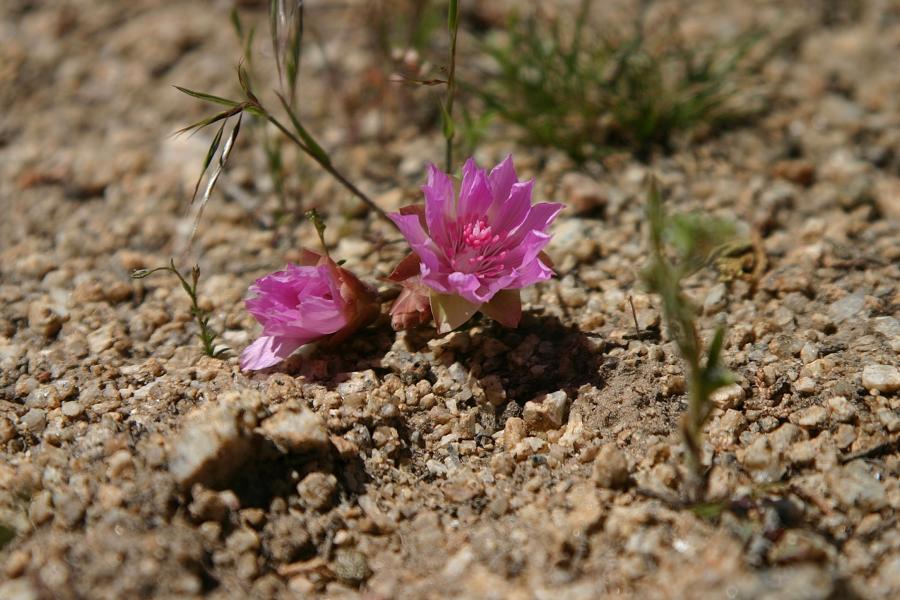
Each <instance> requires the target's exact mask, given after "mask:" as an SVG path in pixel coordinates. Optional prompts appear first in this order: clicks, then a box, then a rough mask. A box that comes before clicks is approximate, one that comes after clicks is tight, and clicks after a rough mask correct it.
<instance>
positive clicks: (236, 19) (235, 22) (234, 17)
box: [229, 6, 244, 41]
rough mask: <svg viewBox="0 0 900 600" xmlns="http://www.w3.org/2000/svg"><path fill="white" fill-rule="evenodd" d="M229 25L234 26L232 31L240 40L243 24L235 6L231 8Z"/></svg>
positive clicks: (242, 35) (242, 37)
mask: <svg viewBox="0 0 900 600" xmlns="http://www.w3.org/2000/svg"><path fill="white" fill-rule="evenodd" d="M229 16H230V17H231V26H232V27H234V32H235V33H236V34H237V36H238V38H240V40H241V41H243V39H244V26H243V24H242V23H241V15H240V14H239V13H238V9H237V7H236V6H234V7H232V8H231V14H230V15H229Z"/></svg>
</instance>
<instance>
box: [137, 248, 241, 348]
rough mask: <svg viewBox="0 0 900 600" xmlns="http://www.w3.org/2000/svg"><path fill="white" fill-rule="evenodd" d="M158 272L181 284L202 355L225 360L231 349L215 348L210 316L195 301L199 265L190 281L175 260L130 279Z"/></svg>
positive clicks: (214, 333) (138, 271)
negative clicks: (176, 265) (170, 275)
mask: <svg viewBox="0 0 900 600" xmlns="http://www.w3.org/2000/svg"><path fill="white" fill-rule="evenodd" d="M160 271H168V272H169V273H172V274H174V275H175V277H177V278H178V281H180V282H181V287H182V289H184V291H185V293H186V294H187V295H188V297H190V299H191V314H192V315H193V316H194V320H195V321H197V326H198V328H199V329H200V331H199V333H198V334H197V335H198V336H199V337H200V345H201V346H202V348H203V353H204V354H206V355H207V356H211V357H213V358H225V356H226V355H227V354H228V353H229V352H231V349H230V348H228V347H227V346H220V347H218V348H217V347H216V338H217V337H218V334H217V333H216V332H215V330H213V328H212V327H211V326H210V324H209V320H210V314H209V311H207V310H204V309H203V308H201V307H200V304H199V303H198V299H197V284H198V283H199V281H200V267H199V265H194V268H193V269H191V279H190V281H188V280H187V278H186V277H185V276H184V275H182V274H181V272H180V271H179V270H178V269H177V268H176V267H175V260H174V259H172V260H171V261H170V262H169V264H168V265H167V266H165V267H157V268H155V269H138V270H136V271H134V272H133V273H132V274H131V278H132V279H144V278H145V277H149V276H150V275H152V274H154V273H158V272H160Z"/></svg>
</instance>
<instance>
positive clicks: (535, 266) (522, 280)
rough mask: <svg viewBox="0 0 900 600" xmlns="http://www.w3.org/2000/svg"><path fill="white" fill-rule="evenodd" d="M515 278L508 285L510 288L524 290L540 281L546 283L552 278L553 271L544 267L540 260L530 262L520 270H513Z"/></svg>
mask: <svg viewBox="0 0 900 600" xmlns="http://www.w3.org/2000/svg"><path fill="white" fill-rule="evenodd" d="M514 271H515V274H516V278H515V280H513V281H512V282H510V283H509V285H508V287H510V288H515V289H519V288H524V287H528V286H529V285H533V284H535V283H538V282H540V281H547V280H548V279H551V278H552V277H553V269H551V268H550V267H548V266H547V265H545V264H544V263H543V262H541V261H540V259H536V260H533V261H531V262H530V263H528V264H526V265H524V266H522V268H520V269H514Z"/></svg>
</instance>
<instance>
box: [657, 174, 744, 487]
mask: <svg viewBox="0 0 900 600" xmlns="http://www.w3.org/2000/svg"><path fill="white" fill-rule="evenodd" d="M647 220H648V225H649V234H650V238H649V242H650V243H649V246H650V260H649V261H648V264H647V266H646V267H645V268H644V270H643V272H642V273H641V275H642V278H643V280H644V283H645V284H646V285H647V287H648V288H649V289H650V291H652V292H654V293H656V294H658V295H659V297H660V299H661V300H662V314H663V318H664V320H665V323H666V328H667V329H668V332H669V336H670V337H671V338H672V339H673V340H674V341H675V344H676V345H677V347H678V351H679V353H680V354H681V358H682V360H683V361H684V362H685V364H686V366H687V380H688V410H687V413H686V414H685V415H684V417H683V419H682V422H681V434H682V438H683V439H684V444H685V447H686V449H687V459H688V468H689V469H690V471H691V473H692V474H693V476H694V481H693V487H694V493H693V495H694V496H695V498H697V499H702V497H703V496H704V494H705V487H706V486H705V481H706V473H705V470H704V467H703V461H702V454H703V427H704V425H705V424H706V422H707V420H708V419H709V416H710V414H711V412H712V409H713V406H714V405H713V402H712V400H711V399H710V397H711V395H712V393H713V392H715V391H716V390H717V389H719V388H720V387H723V386H725V385H728V384H730V383H731V382H732V376H731V374H730V373H729V372H728V371H727V370H726V369H725V367H724V366H723V365H722V345H723V343H724V340H725V327H724V326H723V325H719V326H718V327H717V328H716V331H715V334H714V335H713V338H712V341H711V342H710V343H709V347H708V348H706V350H705V351H704V348H703V340H702V339H701V337H700V333H699V328H698V326H697V314H698V311H697V309H696V307H695V306H694V304H693V303H692V302H691V301H690V300H689V299H688V298H687V296H685V294H684V292H683V291H682V285H681V284H682V280H683V279H684V278H685V277H687V276H689V275H691V274H692V273H694V272H695V271H697V270H698V269H700V268H701V267H703V266H704V265H706V264H707V263H708V260H709V257H710V256H712V255H714V253H715V250H716V248H717V247H719V246H721V244H722V243H723V242H724V241H725V240H727V239H729V238H730V237H732V236H733V234H734V228H733V226H732V225H731V224H730V223H728V222H725V221H721V220H716V219H711V218H706V217H700V216H697V215H680V216H675V217H670V216H668V215H667V214H666V212H665V209H664V208H663V203H662V198H661V195H660V192H659V188H658V187H657V184H656V181H655V179H652V178H651V180H650V189H649V191H648V194H647ZM670 255H674V257H675V258H674V260H673V259H671V258H670Z"/></svg>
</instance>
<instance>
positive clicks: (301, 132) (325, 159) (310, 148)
mask: <svg viewBox="0 0 900 600" xmlns="http://www.w3.org/2000/svg"><path fill="white" fill-rule="evenodd" d="M278 99H279V100H281V105H282V106H283V107H284V110H285V112H287V114H288V117H290V119H291V124H292V125H293V126H294V130H295V131H296V132H297V135H298V136H300V139H302V140H303V143H304V144H306V150H307V152H309V153H310V154H311V155H312V156H313V158H315V159H316V160H318V161H319V162H320V163H322V164H324V165H330V164H331V158H330V157H329V156H328V153H327V152H325V150H324V149H323V148H322V146H320V145H319V143H318V142H317V141H316V140H315V139H314V138H313V137H312V136H311V135H309V132H307V131H306V128H304V127H303V125H302V124H301V123H300V119H299V118H298V117H297V115H296V113H294V111H293V110H292V109H291V107H290V105H289V104H288V102H287V100H285V99H284V96H282V95H281V94H278Z"/></svg>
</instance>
